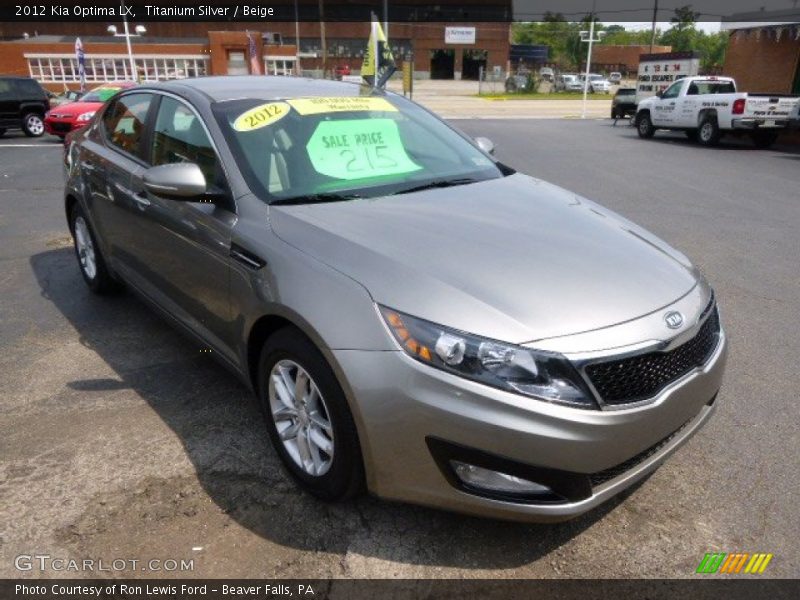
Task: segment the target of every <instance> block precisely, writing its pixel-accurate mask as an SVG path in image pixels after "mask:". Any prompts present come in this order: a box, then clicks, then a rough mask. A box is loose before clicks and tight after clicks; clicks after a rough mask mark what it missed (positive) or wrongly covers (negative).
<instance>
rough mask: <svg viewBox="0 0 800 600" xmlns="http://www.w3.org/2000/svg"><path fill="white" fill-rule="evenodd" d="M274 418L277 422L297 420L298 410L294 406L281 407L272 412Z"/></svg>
mask: <svg viewBox="0 0 800 600" xmlns="http://www.w3.org/2000/svg"><path fill="white" fill-rule="evenodd" d="M272 416H273V417H275V421H276V422H277V421H286V420H291V419H295V418H297V409H296V408H294V407H293V406H286V405H284V406H281V407H279V408H278V409H277V410H273V411H272Z"/></svg>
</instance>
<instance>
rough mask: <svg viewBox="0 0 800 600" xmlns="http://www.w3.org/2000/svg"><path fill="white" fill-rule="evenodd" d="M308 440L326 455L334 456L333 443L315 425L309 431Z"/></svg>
mask: <svg viewBox="0 0 800 600" xmlns="http://www.w3.org/2000/svg"><path fill="white" fill-rule="evenodd" d="M308 439H309V440H310V441H311V442H312V443H313V445H314V446H316V447H317V448H319V449H320V450H322V451H323V452H324V453H325V454H327V455H328V456H333V442H332V441H331V440H329V439H328V438H327V437H326V436H325V434H323V433H322V432H321V431H320V430H319V429H318V428H317V427H315V426H314V425H312V426H311V427H310V428H309V430H308Z"/></svg>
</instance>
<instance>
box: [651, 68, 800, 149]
mask: <svg viewBox="0 0 800 600" xmlns="http://www.w3.org/2000/svg"><path fill="white" fill-rule="evenodd" d="M798 104H800V96H787V95H781V94H748V93H747V92H737V91H736V82H735V81H734V80H733V79H731V78H730V77H713V76H700V77H686V78H684V79H680V80H679V81H676V82H675V83H673V84H672V85H671V86H669V87H668V88H667V89H666V90H664V91H663V92H659V93H658V94H657V95H655V96H651V97H650V98H647V99H646V100H642V101H641V102H640V103H639V105H638V107H637V109H636V127H637V129H638V132H639V137H642V138H651V137H653V134H655V132H656V130H657V129H675V130H682V131H685V132H686V135H687V137H689V139H691V140H695V141H697V142H699V143H700V144H702V145H704V146H715V145H716V144H718V143H719V140H720V137H722V136H723V135H725V134H733V135H750V137H752V139H753V142H754V143H755V145H756V146H758V147H759V148H768V147H769V146H771V145H772V144H773V143H774V142H775V140H776V139H777V137H778V134H779V133H780V132H781V131H782V130H785V129H788V128H789V127H790V125H791V123H792V115H793V114H796V111H797V107H798Z"/></svg>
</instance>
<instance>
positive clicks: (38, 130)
mask: <svg viewBox="0 0 800 600" xmlns="http://www.w3.org/2000/svg"><path fill="white" fill-rule="evenodd" d="M25 124H26V126H27V127H28V131H30V132H31V134H33V135H35V136H39V135H42V134H43V133H44V121H42V118H41V117H40V116H38V115H30V116H29V117H28V120H27V121H26V122H25Z"/></svg>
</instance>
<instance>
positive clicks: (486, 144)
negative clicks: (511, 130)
mask: <svg viewBox="0 0 800 600" xmlns="http://www.w3.org/2000/svg"><path fill="white" fill-rule="evenodd" d="M475 143H476V144H478V148H480V149H481V150H483V151H484V152H486V154H492V155H494V142H493V141H492V140H490V139H489V138H485V137H476V138H475Z"/></svg>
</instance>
